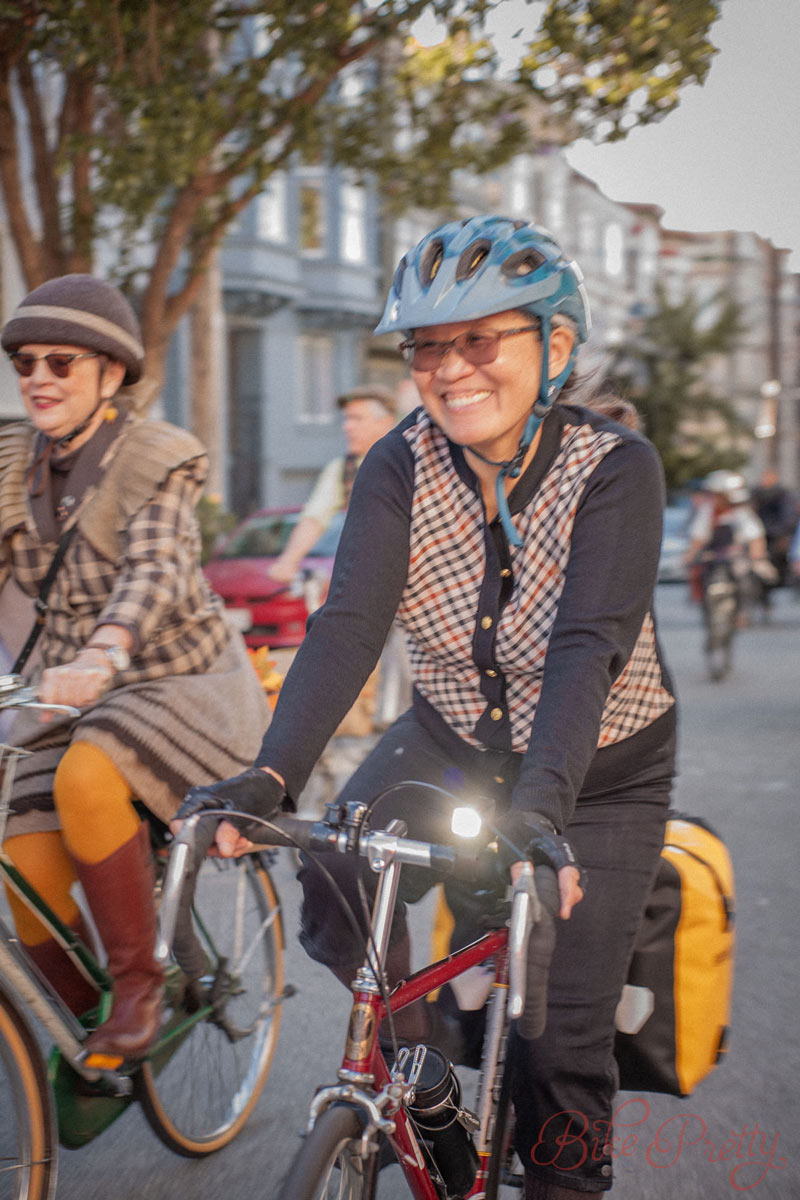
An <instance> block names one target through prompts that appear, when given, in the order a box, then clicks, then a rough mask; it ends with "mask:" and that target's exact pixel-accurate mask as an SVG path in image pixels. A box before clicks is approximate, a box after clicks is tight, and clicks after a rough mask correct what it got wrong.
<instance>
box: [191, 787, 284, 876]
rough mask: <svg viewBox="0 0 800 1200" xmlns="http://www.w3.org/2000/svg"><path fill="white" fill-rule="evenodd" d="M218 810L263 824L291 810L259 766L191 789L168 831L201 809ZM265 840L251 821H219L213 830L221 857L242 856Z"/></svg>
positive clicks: (282, 792)
mask: <svg viewBox="0 0 800 1200" xmlns="http://www.w3.org/2000/svg"><path fill="white" fill-rule="evenodd" d="M220 808H221V809H228V810H231V811H232V810H236V811H237V812H244V813H251V814H252V815H253V816H255V817H262V818H263V819H264V820H267V821H269V820H271V818H272V817H274V816H276V814H277V813H280V812H293V811H294V805H293V803H292V802H291V800H290V799H289V797H288V796H287V795H286V791H285V789H284V787H283V785H282V784H281V783H279V782H278V780H277V779H276V778H275V776H274V775H270V774H268V773H267V772H266V771H262V770H261V769H260V768H259V767H250V768H249V770H247V771H243V772H242V774H241V775H234V777H233V778H232V779H223V780H221V781H220V782H219V783H212V784H208V785H207V786H201V787H193V788H192V789H191V790H190V791H189V792H188V793H187V795H186V798H185V800H184V801H183V803H182V804H181V806H180V808H179V809H178V811H177V812H176V814H175V817H174V819H173V820H172V821H171V822H170V829H171V830H172V832H173V833H174V834H177V833H178V832H179V831H180V827H181V825H182V823H183V822H184V821H185V820H186V819H187V817H191V816H193V815H194V814H195V813H197V812H202V811H203V810H204V809H220ZM266 840H267V839H266V838H265V834H264V828H263V826H261V825H259V824H258V823H257V822H255V821H254V822H246V821H241V820H239V819H237V820H236V822H235V823H234V822H231V821H222V822H221V823H220V825H219V827H218V829H217V836H216V843H217V849H218V851H219V854H220V855H221V857H223V858H235V857H238V856H239V855H241V854H246V853H247V852H248V851H249V850H252V848H253V844H254V843H255V844H259V843H261V844H263V843H264V842H265V841H266Z"/></svg>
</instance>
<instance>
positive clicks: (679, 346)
mask: <svg viewBox="0 0 800 1200" xmlns="http://www.w3.org/2000/svg"><path fill="white" fill-rule="evenodd" d="M744 328H745V327H744V324H743V320H742V310H741V307H740V306H739V305H738V304H737V303H736V302H735V301H734V300H733V299H731V297H729V296H726V295H725V294H723V293H720V294H717V295H715V296H713V297H712V298H711V299H710V300H708V301H706V302H704V303H701V302H700V301H699V300H698V299H697V297H696V296H694V295H691V294H690V295H688V296H687V297H686V298H685V299H683V300H681V301H679V302H677V303H672V302H671V301H670V300H669V299H668V297H667V294H666V291H665V290H664V288H663V287H659V288H657V290H656V297H655V305H654V307H653V310H652V312H651V313H650V314H649V315H648V316H647V317H646V318H645V320H644V323H643V326H642V328H641V330H640V332H639V333H638V335H637V336H636V337H635V338H633V339H631V341H630V342H629V343H628V344H627V345H626V346H624V347H623V348H622V349H621V351H620V352H619V355H618V359H617V365H616V369H615V371H614V379H613V382H614V384H615V386H616V388H617V389H618V390H619V391H620V392H622V393H623V394H624V395H627V396H628V398H629V399H630V400H631V401H633V403H634V404H635V405H636V408H637V410H638V411H639V413H640V415H641V417H642V422H643V426H644V432H645V434H646V435H647V437H648V438H649V439H650V441H651V442H653V444H654V445H655V447H656V449H657V450H658V452H659V454H660V456H661V460H662V463H663V465H664V473H665V476H666V480H667V487H668V488H669V489H674V488H680V487H682V486H684V485H685V484H686V483H688V482H689V481H690V480H692V479H697V478H700V477H701V476H704V475H707V474H708V473H709V471H712V470H715V469H716V468H717V467H728V468H730V469H734V468H735V467H736V466H739V465H741V464H742V463H744V462H745V461H746V458H747V445H748V442H749V436H748V435H749V434H750V433H751V432H752V431H751V430H749V429H748V427H747V426H746V425H745V424H744V422H743V421H742V420H741V418H740V417H739V415H738V413H737V412H736V409H735V407H734V406H733V404H732V403H731V402H730V400H729V399H728V397H726V396H725V395H723V394H722V393H720V392H719V391H717V390H716V389H715V388H713V387H712V386H710V385H709V382H708V378H709V368H710V365H711V364H713V361H714V359H715V357H717V356H721V355H725V354H729V353H730V352H731V351H732V350H733V349H734V348H735V346H736V344H737V342H738V341H739V340H740V338H741V336H742V333H743V332H744Z"/></svg>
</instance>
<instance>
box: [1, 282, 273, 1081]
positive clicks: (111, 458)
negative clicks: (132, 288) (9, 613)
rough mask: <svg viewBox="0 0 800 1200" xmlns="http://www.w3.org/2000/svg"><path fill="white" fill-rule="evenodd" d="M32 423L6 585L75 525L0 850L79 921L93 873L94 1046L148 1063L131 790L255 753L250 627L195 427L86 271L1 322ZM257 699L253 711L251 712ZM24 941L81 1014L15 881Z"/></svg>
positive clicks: (140, 795) (142, 899) (56, 953)
mask: <svg viewBox="0 0 800 1200" xmlns="http://www.w3.org/2000/svg"><path fill="white" fill-rule="evenodd" d="M0 340H1V341H2V346H3V349H4V350H5V351H6V352H7V353H8V355H9V357H10V359H11V362H12V364H13V366H14V368H15V369H16V372H17V375H18V376H19V386H20V391H21V394H22V402H23V405H24V407H25V410H26V412H27V417H28V419H27V420H26V421H21V422H18V423H15V424H11V425H8V426H6V427H5V428H4V429H3V430H2V431H0V585H2V583H3V581H4V580H5V579H7V578H8V577H11V578H12V579H13V580H14V581H15V582H16V584H17V585H18V586H19V587H20V588H21V589H22V591H23V592H24V593H25V594H27V595H28V596H30V597H35V596H37V594H38V591H39V587H40V584H41V583H42V580H43V578H44V577H45V575H46V574H47V571H48V568H49V567H50V564H51V562H52V561H53V558H54V555H55V553H56V548H57V547H58V546H59V544H60V543H61V541H62V539H63V538H64V536H65V534H69V535H70V537H71V540H70V541H69V544H68V547H67V549H66V553H65V555H64V558H63V561H62V562H61V563H60V566H59V567H58V571H57V573H56V575H55V578H54V580H53V583H52V586H51V588H50V591H49V595H48V598H47V611H46V614H45V619H44V625H43V628H42V632H41V636H40V638H39V642H38V645H37V651H39V650H40V651H41V663H42V666H43V670H42V674H41V680H40V682H39V691H40V697H41V699H42V700H43V701H44V702H45V703H54V704H55V703H57V704H64V705H72V706H74V707H76V708H78V709H80V716H78V717H77V718H72V717H61V718H53V719H51V720H49V721H47V722H46V723H44V724H43V723H42V718H41V717H40V716H39V715H38V714H36V713H33V712H31V711H27V712H26V711H21V712H20V714H19V715H18V717H17V719H16V722H15V724H14V726H13V727H12V729H11V731H10V732H9V735H8V736H9V739H10V740H11V741H12V742H13V743H15V744H18V745H22V746H23V747H25V749H27V750H28V751H29V757H26V758H23V759H22V760H21V761H20V762H19V764H18V769H17V774H16V778H15V784H14V790H13V794H12V797H11V814H10V818H9V821H8V825H7V827H6V834H5V842H4V850H5V851H6V853H7V854H8V856H9V857H10V858H11V860H12V862H13V863H14V864H15V865H16V867H17V868H18V869H19V871H20V872H21V873H22V874H23V875H24V876H25V877H26V878H27V879H28V880H29V881H30V883H31V884H32V885H33V886H34V887H35V888H36V890H37V891H39V892H40V893H41V894H42V895H43V896H44V898H45V899H46V900H47V901H48V903H49V904H50V906H51V907H52V908H53V909H54V911H55V913H56V915H57V916H58V917H59V918H60V919H61V920H62V921H63V922H65V923H66V924H67V925H68V926H70V928H72V929H73V930H74V931H75V932H77V933H79V934H80V935H81V936H84V937H85V936H86V929H85V925H84V922H83V918H82V915H81V912H80V910H79V908H78V906H77V904H76V902H75V900H74V898H73V895H72V886H73V884H74V883H75V881H76V879H77V880H79V881H80V883H81V885H82V887H83V891H84V894H85V896H86V899H87V900H88V903H89V906H90V908H91V912H92V917H93V918H94V923H95V926H96V928H97V930H98V931H99V934H100V937H101V938H102V941H103V944H104V946H105V949H106V952H107V954H108V966H109V970H110V973H111V975H112V978H113V1003H112V1008H111V1013H110V1015H109V1016H108V1019H107V1020H106V1021H104V1022H103V1023H102V1024H101V1025H100V1026H99V1027H98V1028H97V1029H95V1030H94V1032H92V1033H91V1034H90V1036H89V1038H88V1041H87V1043H86V1050H87V1055H88V1061H89V1062H90V1063H91V1060H92V1056H102V1058H103V1059H104V1060H105V1061H106V1065H113V1064H118V1063H122V1062H125V1063H129V1062H134V1061H136V1060H138V1059H141V1058H142V1057H143V1056H144V1055H145V1054H146V1052H147V1050H148V1048H149V1046H150V1045H151V1043H152V1042H153V1040H154V1038H155V1037H156V1035H157V1032H158V1028H159V1022H160V1003H161V995H162V975H161V969H160V967H159V966H158V964H157V963H156V961H155V959H154V957H153V952H154V945H155V933H156V928H155V909H154V896H153V888H154V877H153V870H152V865H151V861H150V842H149V836H148V826H147V823H146V822H143V821H141V820H140V817H139V814H138V812H137V810H136V808H135V806H134V803H133V801H134V798H136V799H138V800H139V801H142V802H143V803H144V804H146V805H147V806H148V807H149V808H150V809H151V810H152V811H153V813H155V814H156V815H157V816H158V817H160V818H161V820H163V821H165V822H166V821H168V820H169V819H170V817H171V816H172V814H173V812H174V811H175V809H176V808H177V806H178V803H179V801H180V799H181V798H182V797H183V795H184V794H185V792H186V788H187V787H188V786H189V783H190V782H194V781H196V779H197V777H198V775H200V776H202V777H204V778H205V779H207V780H209V781H210V780H212V779H216V778H218V777H219V773H220V771H223V772H225V771H228V770H230V769H232V768H233V769H236V767H237V766H239V767H241V766H243V765H244V764H246V763H247V762H250V761H252V756H253V754H254V753H255V751H256V750H257V748H258V745H259V742H260V738H261V734H262V733H263V731H264V729H265V728H266V725H267V723H268V720H269V711H268V709H267V704H266V699H265V697H264V693H263V691H262V689H261V686H260V684H259V682H258V678H257V676H256V673H255V671H254V670H253V668H252V666H251V665H250V661H249V659H248V657H247V654H246V651H245V648H244V643H243V642H242V640H241V637H240V635H239V634H237V633H234V632H233V631H232V630H231V629H230V627H229V626H228V624H227V622H226V619H225V617H224V615H223V610H222V606H221V602H220V601H219V600H218V599H217V598H216V597H215V596H214V595H213V594H212V593H211V591H210V590H209V588H208V586H207V585H206V582H205V579H204V577H203V574H202V572H201V570H200V565H199V550H200V536H199V530H198V528H197V524H196V521H195V516H194V508H195V504H196V503H197V500H198V498H199V496H200V493H201V491H202V488H203V483H204V481H205V478H206V474H207V468H208V460H207V455H206V452H205V450H204V449H203V447H202V446H201V445H200V443H199V442H198V441H197V439H196V438H195V437H193V436H192V434H190V433H187V432H185V431H184V430H182V429H177V428H175V427H174V426H172V425H168V424H166V423H164V422H161V421H149V420H142V419H140V418H139V417H137V416H136V414H135V413H134V411H133V410H132V407H131V406H130V404H129V398H126V394H125V392H124V390H121V389H123V385H128V384H134V383H136V381H137V380H138V379H139V378H140V376H141V373H142V366H143V362H144V349H143V346H142V339H141V333H140V330H139V325H138V321H137V319H136V317H135V315H134V313H133V310H132V309H131V307H130V305H129V304H128V302H127V300H126V299H125V298H124V297H123V295H122V294H121V293H120V292H119V291H118V290H117V289H116V288H114V287H112V286H111V285H109V284H108V283H105V282H103V281H102V280H100V279H96V278H94V277H93V276H91V275H82V274H75V275H65V276H61V277H59V278H57V279H51V280H49V281H48V282H47V283H44V284H42V285H41V286H40V287H38V288H36V289H35V290H34V291H32V292H31V293H30V295H28V296H26V297H25V299H24V300H23V301H22V303H21V304H20V305H19V307H18V308H17V310H16V312H14V314H13V316H12V317H11V319H10V320H9V321H8V322H7V324H6V325H5V327H4V329H3V332H2V338H0ZM244 712H246V713H247V715H248V719H247V720H246V721H245V720H242V719H241V714H242V713H244ZM8 900H9V904H10V906H11V909H12V912H13V915H14V919H15V923H16V927H17V933H18V935H19V937H20V940H21V942H22V943H23V945H24V946H25V948H26V950H27V952H28V953H29V955H30V956H31V958H32V959H33V960H34V962H35V963H36V964H37V965H38V966H39V968H40V969H41V970H42V971H43V973H44V974H45V975H46V976H47V978H48V979H49V980H50V981H51V983H52V984H53V985H54V987H55V988H56V990H57V991H58V992H59V993H60V994H61V996H62V998H63V999H64V1001H65V1003H66V1004H67V1005H68V1006H69V1007H70V1008H71V1009H72V1010H73V1011H74V1012H75V1013H83V1012H86V1011H87V1010H89V1009H91V1008H94V1007H95V1004H96V1002H97V992H96V991H95V990H94V988H93V987H92V986H91V985H90V984H89V983H88V982H87V980H86V979H85V978H84V977H83V975H81V974H80V973H79V972H78V970H77V969H76V968H75V967H74V966H73V964H72V962H71V961H70V959H69V958H68V957H67V955H66V954H65V953H64V951H63V950H62V949H61V948H60V946H59V945H58V944H57V943H56V942H55V941H54V940H53V939H52V938H51V937H50V935H49V933H48V931H47V930H46V929H45V927H44V926H43V925H42V924H41V923H40V922H39V921H38V920H37V919H36V918H35V917H34V916H33V915H32V914H31V912H30V911H29V910H28V909H27V908H26V907H25V906H24V905H23V904H22V902H21V901H20V900H19V899H18V898H17V896H16V895H15V894H13V893H11V892H9V895H8Z"/></svg>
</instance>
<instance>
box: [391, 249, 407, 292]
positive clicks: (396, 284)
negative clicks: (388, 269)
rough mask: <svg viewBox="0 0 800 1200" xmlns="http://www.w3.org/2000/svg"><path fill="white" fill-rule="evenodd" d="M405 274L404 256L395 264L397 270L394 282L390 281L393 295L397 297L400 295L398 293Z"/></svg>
mask: <svg viewBox="0 0 800 1200" xmlns="http://www.w3.org/2000/svg"><path fill="white" fill-rule="evenodd" d="M405 273H406V256H405V255H403V257H402V258H401V259H400V262H399V263H398V264H397V270H396V271H395V273H394V280H393V281H392V287H393V288H394V290H395V294H396V295H398V296H399V295H400V292H401V290H402V287H403V276H404V275H405Z"/></svg>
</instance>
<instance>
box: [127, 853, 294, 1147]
mask: <svg viewBox="0 0 800 1200" xmlns="http://www.w3.org/2000/svg"><path fill="white" fill-rule="evenodd" d="M265 863H266V859H265V858H262V856H260V855H247V856H245V857H244V858H239V859H219V858H208V859H206V860H205V861H204V863H203V865H202V867H201V869H200V873H199V875H198V878H197V887H196V890H195V899H194V905H193V914H194V923H195V929H196V932H197V935H198V938H199V941H200V944H201V945H202V947H203V950H204V952H205V956H206V960H207V962H208V971H207V973H206V975H205V976H204V978H203V979H202V980H201V981H200V986H199V988H197V989H195V990H193V991H192V992H191V993H189V994H184V992H183V988H182V986H181V980H182V975H181V972H180V971H179V970H178V968H177V967H175V968H173V970H172V971H171V972H169V973H168V979H167V1006H166V1013H165V1021H164V1025H163V1028H162V1033H161V1038H160V1040H159V1042H158V1044H157V1046H156V1049H155V1051H154V1052H153V1053H152V1054H151V1055H150V1057H149V1058H148V1060H147V1061H146V1062H145V1063H144V1065H143V1066H142V1069H141V1071H140V1072H139V1076H138V1097H139V1100H140V1101H141V1104H142V1107H143V1109H144V1112H145V1115H146V1117H147V1119H148V1121H149V1123H150V1125H151V1126H152V1128H153V1130H154V1131H155V1133H156V1134H157V1135H158V1137H159V1138H161V1140H162V1141H163V1142H165V1143H166V1145H167V1146H169V1147H170V1149H171V1150H175V1151H176V1152H177V1153H178V1154H185V1155H187V1156H189V1157H197V1156H201V1155H205V1154H211V1153H213V1152H214V1151H215V1150H219V1149H220V1148H221V1147H222V1146H226V1145H227V1144H228V1142H230V1141H232V1140H233V1138H235V1137H236V1135H237V1134H238V1133H239V1131H240V1130H241V1128H242V1126H243V1125H244V1124H245V1122H246V1121H247V1119H248V1117H249V1116H250V1113H251V1112H252V1110H253V1107H254V1106H255V1103H256V1101H257V1100H258V1097H259V1095H260V1094H261V1092H262V1090H263V1088H264V1084H265V1083H266V1080H267V1075H268V1074H269V1069H270V1067H271V1065H272V1057H273V1054H274V1051H275V1045H276V1042H277V1038H278V1028H279V1025H280V1013H281V1000H282V997H283V928H282V923H281V916H280V906H279V903H278V898H277V894H276V892H275V888H274V886H273V883H272V880H271V878H270V875H269V872H268V870H267V869H266V866H265ZM193 1010H194V1011H193Z"/></svg>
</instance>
